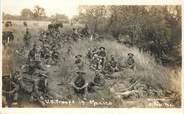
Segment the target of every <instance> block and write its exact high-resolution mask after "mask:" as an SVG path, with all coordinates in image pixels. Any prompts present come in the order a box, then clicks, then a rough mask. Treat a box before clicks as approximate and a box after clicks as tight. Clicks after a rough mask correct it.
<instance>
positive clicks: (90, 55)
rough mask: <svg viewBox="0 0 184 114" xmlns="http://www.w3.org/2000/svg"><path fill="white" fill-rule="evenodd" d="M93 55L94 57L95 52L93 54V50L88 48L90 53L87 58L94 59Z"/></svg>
mask: <svg viewBox="0 0 184 114" xmlns="http://www.w3.org/2000/svg"><path fill="white" fill-rule="evenodd" d="M92 55H93V52H92V50H91V48H88V53H87V55H86V57H87V58H88V59H92V57H93V56H92Z"/></svg>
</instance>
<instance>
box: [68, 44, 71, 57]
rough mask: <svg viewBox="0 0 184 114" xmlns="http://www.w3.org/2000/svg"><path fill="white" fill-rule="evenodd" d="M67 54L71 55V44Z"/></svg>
mask: <svg viewBox="0 0 184 114" xmlns="http://www.w3.org/2000/svg"><path fill="white" fill-rule="evenodd" d="M67 54H68V55H69V56H70V55H72V47H71V46H69V47H68V50H67Z"/></svg>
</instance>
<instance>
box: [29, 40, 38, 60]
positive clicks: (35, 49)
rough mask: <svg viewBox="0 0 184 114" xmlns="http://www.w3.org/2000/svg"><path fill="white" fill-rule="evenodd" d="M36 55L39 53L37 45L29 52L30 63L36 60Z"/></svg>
mask: <svg viewBox="0 0 184 114" xmlns="http://www.w3.org/2000/svg"><path fill="white" fill-rule="evenodd" d="M36 53H37V48H36V44H34V45H33V48H32V49H31V50H30V51H29V54H28V62H31V61H33V60H35V59H36Z"/></svg>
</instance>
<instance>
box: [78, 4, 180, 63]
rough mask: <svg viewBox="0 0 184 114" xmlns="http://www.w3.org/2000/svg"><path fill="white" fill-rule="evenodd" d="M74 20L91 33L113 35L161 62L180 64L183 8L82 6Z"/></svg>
mask: <svg viewBox="0 0 184 114" xmlns="http://www.w3.org/2000/svg"><path fill="white" fill-rule="evenodd" d="M75 18H76V20H78V21H80V22H81V23H85V24H87V25H88V26H89V28H90V31H91V33H98V34H104V33H105V34H107V33H108V34H111V35H112V36H113V38H115V39H117V40H123V42H124V43H128V44H130V45H131V46H136V47H138V48H139V49H140V50H142V51H146V52H150V53H151V54H152V55H153V56H155V58H156V60H158V61H160V60H161V62H162V63H164V62H165V63H170V64H175V63H177V64H181V6H113V5H112V6H103V5H102V6H80V7H79V15H78V17H75ZM120 36H128V38H126V37H122V38H121V37H120Z"/></svg>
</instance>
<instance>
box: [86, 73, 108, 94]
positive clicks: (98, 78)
mask: <svg viewBox="0 0 184 114" xmlns="http://www.w3.org/2000/svg"><path fill="white" fill-rule="evenodd" d="M104 85H105V80H104V77H103V74H102V73H100V72H96V75H95V77H94V79H93V81H92V82H89V84H88V88H87V89H88V92H95V89H94V87H95V86H96V87H102V86H104Z"/></svg>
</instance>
